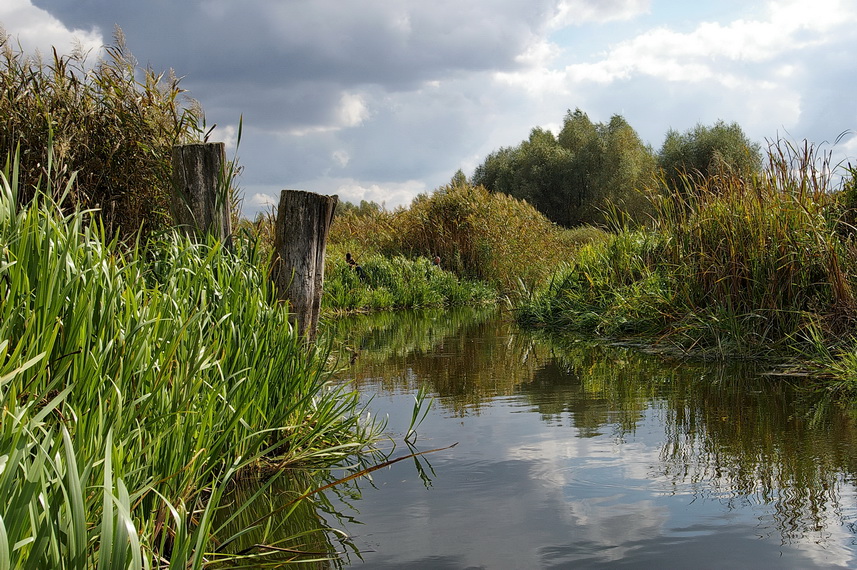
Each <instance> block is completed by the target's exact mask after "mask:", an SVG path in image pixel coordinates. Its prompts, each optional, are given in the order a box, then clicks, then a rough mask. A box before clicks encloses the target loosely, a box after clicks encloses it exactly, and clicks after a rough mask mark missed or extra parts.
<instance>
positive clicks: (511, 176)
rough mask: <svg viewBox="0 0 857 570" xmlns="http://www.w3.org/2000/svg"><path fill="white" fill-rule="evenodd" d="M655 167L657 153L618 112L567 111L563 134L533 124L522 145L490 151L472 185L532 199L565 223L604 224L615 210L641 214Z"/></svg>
mask: <svg viewBox="0 0 857 570" xmlns="http://www.w3.org/2000/svg"><path fill="white" fill-rule="evenodd" d="M654 170H655V159H654V155H653V153H652V151H651V149H650V148H649V147H647V146H646V145H644V144H643V143H642V141H641V140H640V138H639V137H638V136H637V133H636V132H635V131H634V129H632V128H631V126H630V125H629V124H628V123H627V121H625V119H623V118H622V117H621V116H619V115H615V116H614V117H612V118H611V119H610V123H608V124H606V125H605V124H602V123H593V122H592V121H591V120H590V119H589V117H588V116H587V114H586V113H584V112H583V111H581V110H580V109H576V110H575V111H574V112H572V111H570V110H569V111H568V112H567V113H566V116H565V119H564V121H563V127H562V130H561V131H560V133H559V135H558V136H556V137H555V136H554V135H553V133H551V132H550V131H548V130H544V129H541V128H534V129H533V130H532V131H531V132H530V137H529V139H527V140H525V141H523V142H522V143H521V144H520V145H518V146H517V147H507V148H501V149H500V150H498V151H496V152H494V153H491V154H490V155H489V156H488V157H487V158H486V159H485V162H484V163H483V164H481V165H480V166H478V167H477V168H476V171H475V172H474V174H473V183H474V184H477V185H480V184H481V185H483V186H485V187H486V188H487V189H488V190H490V191H492V192H502V193H505V194H509V195H511V196H514V197H515V198H518V199H522V200H527V201H528V202H529V203H530V204H532V205H533V206H535V207H536V208H537V209H538V210H539V211H540V212H542V213H543V214H544V215H545V216H547V217H548V218H549V219H550V220H552V221H554V222H556V223H558V224H562V225H564V226H574V225H580V224H601V223H604V222H606V221H608V220H607V218H608V215H607V214H606V213H605V212H606V211H607V210H612V211H614V212H628V213H630V212H642V210H641V209H640V204H641V200H639V199H638V198H637V196H638V193H637V191H636V190H637V188H639V187H640V186H642V185H644V184H647V183H648V182H649V180H650V178H651V176H652V175H653V173H654Z"/></svg>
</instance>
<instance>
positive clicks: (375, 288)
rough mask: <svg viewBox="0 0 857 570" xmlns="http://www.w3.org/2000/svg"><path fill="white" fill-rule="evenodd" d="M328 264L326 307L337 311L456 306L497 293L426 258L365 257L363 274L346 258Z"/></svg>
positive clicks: (485, 300) (488, 299)
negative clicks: (460, 277) (346, 260)
mask: <svg viewBox="0 0 857 570" xmlns="http://www.w3.org/2000/svg"><path fill="white" fill-rule="evenodd" d="M328 265H329V266H331V269H330V271H329V272H327V275H326V278H325V284H324V297H323V299H322V306H323V307H324V308H327V309H332V310H336V311H358V310H384V309H416V308H425V307H455V306H462V305H472V304H483V303H490V302H493V301H495V299H496V297H497V293H496V291H494V290H493V289H491V288H490V287H488V286H487V285H485V284H483V283H479V282H474V281H468V280H459V279H458V278H457V277H456V276H455V275H454V274H453V273H451V272H449V271H444V270H443V269H441V268H439V267H436V266H435V265H434V264H433V263H432V262H431V261H430V260H429V259H426V258H424V257H418V258H416V259H414V260H411V259H408V258H405V257H403V256H395V257H392V258H387V257H384V256H380V255H373V256H370V257H367V258H365V259H364V260H362V261H361V265H360V271H361V272H362V277H361V274H359V273H358V271H357V270H356V269H354V268H352V267H351V266H349V265H348V264H347V263H346V262H345V260H344V258H343V259H337V260H334V261H328Z"/></svg>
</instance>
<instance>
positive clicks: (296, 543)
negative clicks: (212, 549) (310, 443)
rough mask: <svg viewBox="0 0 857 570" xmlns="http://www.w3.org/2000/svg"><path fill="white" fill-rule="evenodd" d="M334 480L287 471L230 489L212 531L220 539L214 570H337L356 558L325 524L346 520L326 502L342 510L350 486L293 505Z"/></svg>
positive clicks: (244, 481)
mask: <svg viewBox="0 0 857 570" xmlns="http://www.w3.org/2000/svg"><path fill="white" fill-rule="evenodd" d="M333 480H334V474H333V473H332V472H330V471H327V470H322V471H314V470H309V469H307V470H303V469H289V470H286V471H283V472H278V473H267V474H261V473H259V474H256V475H249V474H248V475H246V476H244V477H242V478H239V479H238V480H237V481H235V483H234V484H233V485H232V487H231V488H230V490H229V492H228V493H227V495H226V497H225V500H224V502H223V504H224V506H225V508H223V509H221V510H220V511H218V512H217V514H216V518H215V523H214V526H213V528H215V529H217V531H216V535H217V536H218V537H221V538H220V540H221V544H220V546H219V548H218V554H217V555H215V556H213V557H212V560H215V561H216V560H218V559H219V560H221V562H220V564H219V565H218V564H214V566H213V567H214V568H281V567H286V566H287V567H288V568H295V569H296V570H327V569H331V568H342V567H343V566H344V564H345V563H346V561H347V560H348V556H349V553H354V552H356V549H355V548H354V546H353V545H352V544H351V542H350V540H349V539H348V537H347V536H345V535H344V534H342V533H341V532H340V531H338V530H337V527H334V526H331V524H329V522H328V520H335V521H337V522H338V523H340V524H341V523H343V521H344V519H343V517H344V516H345V515H343V514H341V513H339V512H337V511H336V510H334V509H333V508H332V507H331V503H330V498H335V499H336V501H337V503H338V504H339V505H340V506H342V505H347V504H348V503H349V502H350V498H351V497H352V496H353V493H355V487H354V486H353V485H348V484H345V485H340V486H338V487H337V488H336V489H335V490H334V491H331V492H330V493H328V494H324V493H320V494H317V495H313V496H312V497H311V498H310V499H307V500H302V501H296V499H298V497H301V496H302V495H303V494H304V493H306V492H307V491H310V490H313V489H318V488H320V487H322V486H324V485H326V484H327V483H329V482H331V481H333ZM227 537H230V538H227Z"/></svg>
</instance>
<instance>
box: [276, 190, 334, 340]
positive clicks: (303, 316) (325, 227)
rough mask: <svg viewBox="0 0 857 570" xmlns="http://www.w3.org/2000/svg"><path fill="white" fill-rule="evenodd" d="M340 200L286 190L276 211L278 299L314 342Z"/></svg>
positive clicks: (297, 324) (293, 322) (302, 330)
mask: <svg viewBox="0 0 857 570" xmlns="http://www.w3.org/2000/svg"><path fill="white" fill-rule="evenodd" d="M338 200H339V198H338V197H337V196H323V195H321V194H313V193H312V192H304V191H302V190H283V191H282V192H280V204H279V206H278V207H277V220H276V229H275V234H274V261H273V265H272V267H271V277H272V279H273V280H274V283H275V284H276V287H277V296H278V298H279V299H280V300H281V301H288V303H289V312H290V317H289V319H290V320H291V322H292V324H293V325H294V326H296V327H297V330H298V332H299V333H300V334H301V335H303V336H305V337H306V338H307V339H308V340H313V339H315V335H316V328H317V326H318V313H319V310H320V308H321V293H322V287H323V284H324V252H325V249H326V248H327V234H328V231H329V230H330V224H331V222H332V221H333V210H334V208H336V203H337V202H338Z"/></svg>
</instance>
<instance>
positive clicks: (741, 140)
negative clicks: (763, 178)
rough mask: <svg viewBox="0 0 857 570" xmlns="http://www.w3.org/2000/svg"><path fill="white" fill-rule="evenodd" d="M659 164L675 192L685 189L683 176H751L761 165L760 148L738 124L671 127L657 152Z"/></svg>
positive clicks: (720, 122)
mask: <svg viewBox="0 0 857 570" xmlns="http://www.w3.org/2000/svg"><path fill="white" fill-rule="evenodd" d="M658 167H659V168H661V169H662V170H663V171H664V173H665V176H666V183H667V184H668V185H669V186H670V188H672V189H673V191H677V190H680V189H681V188H683V185H684V181H683V176H684V175H692V176H698V177H699V178H700V179H701V180H706V179H709V178H711V177H712V176H714V175H717V174H733V175H735V176H738V177H740V178H744V179H749V178H751V177H752V176H753V175H755V174H757V173H758V172H759V171H760V170H761V167H762V155H761V147H760V146H759V145H758V144H757V143H754V142H751V141H750V140H749V139H748V138H747V137H746V136H745V135H744V131H743V130H741V127H740V126H738V124H737V123H731V124H726V123H725V122H724V121H717V122H716V123H715V124H714V125H713V126H711V127H706V126H704V125H701V124H698V125H696V126H695V127H694V128H693V129H690V130H688V131H686V132H684V133H679V132H678V131H676V130H673V129H670V130H669V131H668V132H667V136H666V139H665V140H664V144H663V146H662V147H661V150H660V152H659V153H658Z"/></svg>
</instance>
